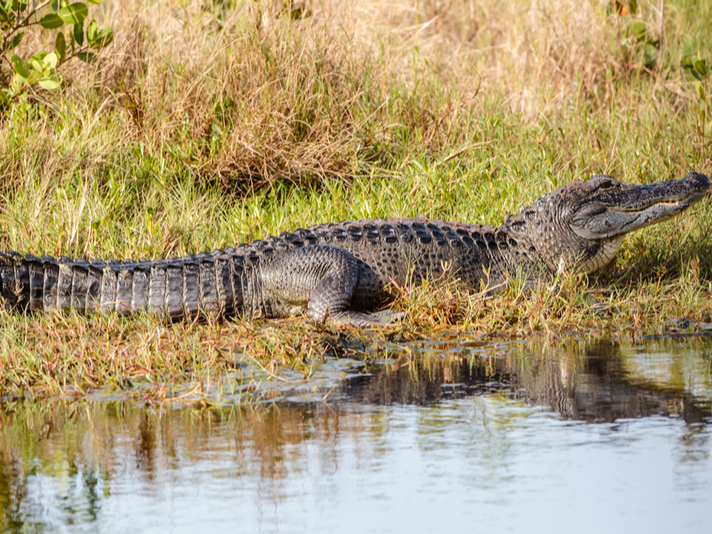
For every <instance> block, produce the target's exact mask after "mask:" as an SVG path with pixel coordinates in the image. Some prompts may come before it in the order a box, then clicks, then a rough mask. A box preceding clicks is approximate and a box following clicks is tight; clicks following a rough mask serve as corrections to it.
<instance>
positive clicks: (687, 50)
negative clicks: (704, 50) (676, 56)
mask: <svg viewBox="0 0 712 534" xmlns="http://www.w3.org/2000/svg"><path fill="white" fill-rule="evenodd" d="M693 52H694V49H693V44H692V39H690V38H689V37H687V38H686V39H685V43H684V44H683V45H682V57H685V58H687V57H690V56H691V55H692V54H693Z"/></svg>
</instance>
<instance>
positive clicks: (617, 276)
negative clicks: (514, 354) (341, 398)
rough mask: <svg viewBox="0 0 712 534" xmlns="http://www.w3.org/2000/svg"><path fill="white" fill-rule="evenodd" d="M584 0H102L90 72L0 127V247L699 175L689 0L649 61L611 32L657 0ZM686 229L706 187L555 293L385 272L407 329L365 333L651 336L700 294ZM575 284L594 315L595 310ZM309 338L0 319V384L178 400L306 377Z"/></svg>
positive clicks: (706, 285) (472, 207) (704, 229)
mask: <svg viewBox="0 0 712 534" xmlns="http://www.w3.org/2000/svg"><path fill="white" fill-rule="evenodd" d="M411 4H412V5H411ZM604 4H605V5H604ZM604 4H600V5H599V4H597V3H593V2H591V3H588V2H584V3H583V4H582V3H581V2H578V1H573V0H557V1H556V2H554V3H551V2H549V3H547V4H546V5H543V4H542V3H541V2H538V3H536V4H533V3H530V2H528V1H526V0H521V1H517V2H509V3H506V4H505V5H503V4H502V3H501V2H493V1H492V0H481V1H478V2H474V3H472V2H470V3H463V2H450V3H447V5H440V4H437V5H436V3H433V2H418V3H415V4H413V3H412V2H411V3H405V4H392V3H382V2H378V1H373V2H359V3H356V4H351V3H349V2H346V1H344V2H341V1H339V2H333V3H330V4H329V7H328V9H327V8H324V9H322V7H321V6H320V5H318V4H316V3H309V5H308V6H306V8H307V10H309V11H310V12H311V13H310V15H311V16H309V17H303V18H297V19H292V18H291V17H288V16H286V15H285V12H284V11H283V10H282V9H281V8H275V7H274V4H273V3H271V2H264V3H246V4H244V5H237V6H235V7H234V8H223V7H221V8H219V9H218V8H216V10H213V8H212V7H207V6H210V4H209V3H205V2H203V3H202V4H200V3H195V4H191V5H190V6H186V7H183V8H181V9H180V10H176V9H175V8H174V6H173V5H172V4H170V3H168V2H164V1H161V2H154V3H152V4H151V5H150V6H149V5H145V4H143V3H136V4H133V5H129V3H127V2H114V3H110V4H109V5H110V8H109V9H108V10H107V11H106V13H105V15H102V16H105V17H106V20H105V21H104V22H103V23H102V25H109V26H111V27H113V28H114V31H115V34H116V38H115V41H114V43H113V44H112V46H111V47H110V48H109V49H107V50H106V51H105V55H104V57H103V59H102V60H101V61H100V62H99V63H98V64H97V68H98V70H82V69H86V68H89V67H86V66H84V65H73V66H72V65H67V68H68V69H75V70H73V71H71V70H69V71H67V72H63V73H62V74H63V75H64V76H65V78H66V79H67V80H70V81H71V84H70V85H68V87H67V88H66V90H64V91H60V92H57V93H52V94H43V95H41V98H40V99H39V100H40V102H34V101H33V102H28V103H27V104H23V105H22V106H20V107H18V108H16V109H15V110H14V111H13V112H11V113H8V114H6V116H5V117H4V121H3V124H2V128H1V129H0V143H2V146H3V147H4V150H2V151H0V169H1V171H0V172H1V173H2V176H3V185H2V186H1V193H2V201H1V202H0V206H1V208H0V242H1V243H2V247H1V248H2V249H3V250H5V249H8V248H12V249H17V250H20V251H32V252H36V253H44V252H47V253H51V254H55V255H57V254H66V255H70V256H79V255H81V256H88V257H112V256H113V257H119V258H124V257H142V256H146V257H161V256H171V255H175V254H185V253H188V252H195V251H198V250H205V249H212V248H214V247H224V246H228V245H232V244H235V243H237V242H242V241H246V240H250V239H253V238H258V237H263V236H265V235H268V234H273V233H277V232H280V231H282V230H285V229H288V228H294V227H298V226H305V225H308V224H313V223H318V222H324V221H328V220H343V219H350V218H363V217H389V216H414V215H423V216H427V217H432V218H443V219H455V220H461V221H465V222H475V223H480V222H486V223H492V224H498V223H499V222H501V221H502V219H503V217H504V216H505V214H507V213H512V212H516V211H517V210H518V209H519V208H520V207H521V206H522V205H525V204H527V203H530V202H531V201H532V200H533V199H534V198H536V197H537V196H539V195H541V194H543V193H545V192H547V191H549V190H551V189H552V188H553V187H554V186H556V185H559V184H561V183H563V182H566V181H569V180H572V179H577V178H579V177H586V176H588V175H590V174H593V173H594V172H610V173H611V174H614V175H615V176H616V177H618V178H621V179H625V180H628V181H633V182H641V181H643V182H645V181H653V180H658V179H668V178H677V177H680V176H682V174H683V173H684V172H686V171H687V170H689V169H695V170H699V171H701V172H707V173H708V174H709V173H710V170H711V169H710V167H709V137H705V135H706V134H704V132H702V134H701V135H700V134H699V132H698V130H699V128H698V116H697V114H696V112H695V110H696V109H697V108H696V107H695V106H698V104H699V102H697V96H696V94H695V93H694V91H693V87H692V85H691V82H690V80H689V79H688V78H689V74H688V73H687V72H686V71H685V69H684V68H682V66H681V59H682V56H683V49H682V47H683V43H684V42H685V38H686V37H691V36H694V38H695V39H696V40H697V41H695V42H694V43H693V45H694V48H695V49H696V50H709V49H710V46H709V43H710V31H711V30H710V26H709V25H708V24H706V23H705V22H706V20H708V18H709V17H708V16H707V15H709V13H708V10H709V7H708V6H707V4H705V3H696V4H694V5H687V3H686V2H679V3H678V2H667V3H666V6H665V12H666V18H665V26H664V31H665V39H664V43H665V45H664V48H663V51H662V52H661V53H660V54H659V57H658V59H657V64H656V65H654V66H653V67H652V70H651V72H653V74H652V75H651V74H649V73H648V72H647V71H646V70H645V69H644V68H643V67H644V66H645V63H646V62H648V64H649V58H647V59H646V57H645V53H646V52H645V45H646V44H649V43H648V42H647V41H645V43H643V42H642V41H639V40H637V38H636V37H635V35H633V34H631V32H629V31H627V28H629V26H631V24H632V23H633V21H634V20H635V21H638V22H642V23H643V24H644V25H645V27H646V28H648V29H649V30H650V32H653V33H654V32H655V31H656V30H655V29H656V28H657V27H658V26H657V22H656V21H657V18H656V17H657V15H656V13H655V12H654V10H652V9H649V8H648V7H647V5H646V6H641V8H640V10H639V12H638V13H637V14H635V16H633V15H631V14H628V15H626V16H621V15H620V14H619V13H616V12H615V10H612V9H608V8H607V7H606V6H607V5H608V3H604ZM221 5H222V4H221ZM305 5H306V4H305ZM374 20H375V21H377V22H376V23H374V22H373V21H374ZM34 38H35V37H31V36H28V37H26V41H27V42H23V43H22V44H21V45H20V46H28V47H33V46H34V44H35V43H32V42H30V41H31V39H34ZM37 38H41V37H37ZM648 55H649V52H648ZM645 68H646V69H648V70H650V68H651V67H650V66H649V65H648V66H645ZM651 102H652V103H654V105H653V104H651ZM690 132H698V134H695V136H693V137H694V138H693V139H690V136H689V133H690ZM710 221H712V216H711V214H710V203H709V202H708V201H704V202H703V203H701V204H698V205H697V206H695V207H694V208H693V209H692V210H691V211H690V212H689V213H688V214H685V215H684V216H682V217H680V218H678V219H676V220H675V221H674V222H671V223H665V224H664V225H658V226H655V227H652V228H649V229H646V230H644V231H642V232H639V233H638V234H636V235H635V236H632V237H631V238H629V239H628V240H627V241H626V243H625V245H624V247H623V250H622V252H621V254H620V255H619V258H618V260H617V261H616V262H615V263H614V264H613V265H612V266H611V267H610V268H609V269H607V270H606V271H605V272H604V273H602V274H599V275H597V276H596V277H593V278H592V279H591V280H589V281H581V280H574V279H570V280H563V281H561V282H560V284H559V288H560V291H555V292H552V291H548V290H545V288H540V289H538V290H535V291H533V292H531V291H530V290H528V289H525V288H523V287H521V285H518V284H513V285H512V286H511V287H507V288H504V290H503V291H502V292H501V293H500V294H498V295H494V296H488V295H463V294H462V293H461V292H458V291H457V290H456V287H455V286H454V285H452V284H445V285H443V286H440V287H437V288H436V287H433V286H432V285H427V284H426V285H425V286H423V287H419V288H410V289H409V288H403V289H401V290H398V291H397V292H396V293H397V302H396V307H397V308H398V309H401V310H405V311H407V312H408V319H407V320H406V321H405V322H404V323H403V324H402V325H396V326H395V327H394V328H393V329H392V330H391V331H390V332H391V333H390V334H388V335H389V336H390V337H391V338H392V339H406V340H407V339H411V338H419V337H423V336H438V335H440V332H441V330H457V331H458V332H460V333H459V334H458V335H464V334H463V333H462V331H467V332H468V333H467V334H466V335H468V336H469V337H471V338H474V339H479V337H480V336H481V335H498V336H505V337H521V336H528V335H530V334H531V332H547V333H561V332H566V331H574V332H577V333H579V334H580V333H583V334H584V335H588V334H589V333H592V334H594V335H595V334H597V333H599V332H612V333H613V334H614V335H618V334H620V333H622V334H626V335H627V334H631V335H640V333H654V332H659V331H661V330H662V326H660V325H661V322H660V318H661V317H662V318H667V317H680V316H684V317H688V318H690V319H691V320H692V321H693V323H694V321H697V320H700V319H703V318H705V317H708V316H709V314H710V311H711V310H712V302H711V301H710V295H711V294H712V287H711V286H710V273H711V272H712V265H711V264H710V258H712V251H710V249H709V248H710V243H711V242H712V241H711V240H710V239H709V237H710ZM584 291H585V292H588V293H592V294H593V296H594V297H596V298H597V299H598V300H600V301H602V302H604V303H608V304H609V305H610V307H611V308H612V309H613V310H615V311H616V312H617V314H616V315H614V316H607V317H603V318H599V317H597V316H596V315H595V314H594V312H593V311H592V310H591V309H590V306H589V305H588V303H587V301H586V300H584V299H582V298H581V295H582V293H583V292H584ZM453 325H456V326H457V328H453ZM693 328H694V325H693ZM321 333H322V330H321V329H319V328H316V327H313V326H311V325H307V324H304V323H303V322H302V321H300V320H297V321H280V322H273V323H268V324H265V323H257V324H254V325H251V324H248V323H243V322H240V321H238V322H229V323H226V324H223V325H216V324H211V323H208V324H207V325H174V326H171V327H166V326H165V325H163V324H162V323H160V322H157V321H155V320H153V319H151V318H149V317H142V318H137V319H130V320H125V319H119V318H115V317H100V316H98V317H94V318H91V319H88V320H86V319H84V318H81V317H77V316H74V315H71V314H69V315H66V316H64V317H59V318H57V317H29V318H28V317H22V316H17V315H7V314H4V313H2V312H0V358H2V359H1V360H0V395H2V394H19V393H21V392H22V391H24V390H31V391H33V392H36V393H40V394H44V393H47V394H53V395H56V394H61V393H65V394H66V393H69V392H71V393H74V392H77V393H78V394H81V393H82V392H83V391H86V390H88V389H92V388H95V387H97V386H108V387H110V388H118V389H121V388H131V384H133V383H136V382H138V381H143V383H144V384H146V383H147V384H149V386H150V387H147V388H144V389H143V391H144V392H146V393H145V395H147V396H149V397H154V396H157V397H161V396H162V395H165V396H167V397H169V396H171V395H172V394H173V393H175V391H174V390H175V389H176V388H177V387H178V386H177V385H176V384H186V383H190V384H193V385H195V387H196V388H197V389H195V395H196V396H201V395H203V392H204V391H206V390H208V389H210V390H211V391H215V390H217V391H218V392H219V390H220V388H221V387H222V388H224V389H225V391H230V383H231V382H230V381H232V380H234V375H235V374H236V375H237V376H238V378H239V379H240V380H242V377H240V376H239V375H240V369H239V368H238V369H234V360H235V358H236V357H237V356H235V355H236V354H241V353H243V352H245V351H247V354H248V355H249V358H251V360H250V365H251V366H252V367H253V368H256V369H257V370H258V371H259V373H260V374H261V376H270V375H277V376H278V375H279V370H280V369H283V368H285V367H286V368H288V369H290V371H292V372H298V373H303V374H304V375H306V376H308V375H309V374H310V373H311V370H310V369H312V368H313V365H312V364H313V361H314V359H317V360H318V359H319V358H320V357H321V356H322V354H323V353H324V350H325V349H324V348H323V347H322V346H321V342H320V339H319V338H320V335H321ZM223 377H227V378H225V379H222V378H223ZM248 378H249V377H248ZM216 381H218V384H220V385H217V386H216ZM163 384H165V386H164V385H163ZM191 387H192V386H191Z"/></svg>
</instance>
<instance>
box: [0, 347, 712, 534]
mask: <svg viewBox="0 0 712 534" xmlns="http://www.w3.org/2000/svg"><path fill="white" fill-rule="evenodd" d="M403 351H404V352H403V353H402V354H400V355H395V356H394V357H392V358H390V359H389V360H388V361H387V362H384V363H382V364H381V365H365V364H364V362H363V360H353V361H350V360H335V361H333V362H326V363H323V364H321V367H322V368H321V369H318V371H319V372H320V373H321V375H320V376H327V375H328V370H329V368H330V366H332V367H333V368H335V369H337V370H338V374H339V376H342V377H344V378H342V379H341V380H340V381H335V380H333V379H330V380H325V381H324V380H322V381H321V382H320V381H319V380H321V379H316V380H314V381H312V382H309V383H306V384H302V385H301V386H299V387H296V388H294V389H293V390H285V391H284V392H283V398H284V400H283V401H281V402H278V403H263V404H259V405H254V406H251V407H239V406H229V405H228V406H225V407H221V408H216V409H206V410H195V409H178V408H174V407H163V408H160V407H156V406H153V407H139V406H136V405H134V404H130V403H127V402H92V401H77V402H68V401H52V402H42V403H39V402H29V401H25V402H14V403H11V402H5V403H4V404H3V405H2V406H0V423H1V424H2V434H0V514H1V515H0V527H1V528H2V530H3V531H22V532H25V531H52V532H54V531H58V532H121V533H123V532H194V531H196V530H198V529H200V530H205V531H211V532H227V531H229V532H346V533H348V532H354V533H356V532H358V533H362V532H442V531H450V532H480V531H481V532H492V531H493V530H495V529H497V530H499V531H514V532H522V531H526V532H543V531H546V532H558V531H563V530H564V529H566V530H574V531H576V532H605V531H610V532H621V531H624V530H628V531H635V532H641V531H647V532H671V531H682V532H710V531H712V464H711V463H710V462H711V459H710V449H711V443H710V423H712V370H711V367H712V340H711V339H710V338H705V337H696V338H672V339H662V340H647V341H641V342H635V343H624V344H622V345H621V344H616V343H611V342H607V341H595V342H585V341H562V342H549V343H543V342H542V343H537V342H531V343H501V344H482V343H459V342H452V341H449V342H446V343H439V342H427V343H411V344H409V345H408V346H405V347H403ZM313 383H318V384H321V387H319V388H317V389H316V390H315V389H314V388H313V387H312V386H311V385H310V384H313ZM322 399H323V400H322Z"/></svg>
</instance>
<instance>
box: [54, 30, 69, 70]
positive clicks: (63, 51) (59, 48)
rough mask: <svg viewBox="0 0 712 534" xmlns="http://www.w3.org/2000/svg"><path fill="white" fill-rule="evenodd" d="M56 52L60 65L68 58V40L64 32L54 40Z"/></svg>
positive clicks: (58, 34)
mask: <svg viewBox="0 0 712 534" xmlns="http://www.w3.org/2000/svg"><path fill="white" fill-rule="evenodd" d="M54 51H55V53H56V54H57V57H58V58H59V62H60V63H61V62H62V61H64V58H66V57H67V40H66V39H65V38H64V34H63V33H62V32H59V33H57V38H56V39H55V40H54Z"/></svg>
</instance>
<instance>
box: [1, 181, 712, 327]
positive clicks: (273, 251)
mask: <svg viewBox="0 0 712 534" xmlns="http://www.w3.org/2000/svg"><path fill="white" fill-rule="evenodd" d="M709 186H710V182H709V179H708V178H707V177H706V176H705V175H703V174H699V173H689V174H688V175H687V176H685V177H684V178H683V179H680V180H675V181H668V182H658V183H653V184H648V185H633V184H629V183H624V182H620V181H616V180H613V179H611V178H610V177H608V176H604V175H596V176H594V177H593V178H592V179H590V180H586V181H576V182H570V183H567V184H565V185H563V186H561V187H559V188H557V189H555V190H554V191H552V192H551V193H549V194H547V195H544V196H543V197H541V198H539V199H538V200H536V201H535V202H534V203H533V204H532V205H531V206H526V207H524V208H522V209H521V211H520V213H519V214H518V215H508V216H507V217H506V218H505V220H504V222H503V224H502V225H500V226H499V227H492V226H485V225H479V224H464V223H456V222H445V221H440V220H430V219H425V218H394V219H374V220H357V221H345V222H340V223H326V224H319V225H316V226H311V227H309V228H306V229H297V230H294V231H293V232H285V233H282V234H280V235H279V236H276V237H269V238H267V239H264V240H258V241H253V242H251V243H243V244H240V245H238V246H237V247H235V248H226V249H225V250H214V251H213V252H203V253H200V254H197V255H189V256H185V257H181V258H170V259H154V260H139V261H134V260H124V261H116V260H106V261H103V260H91V261H87V260H84V259H74V260H72V259H71V258H68V257H64V256H60V257H58V258H56V259H55V258H53V257H51V256H48V255H45V256H42V257H41V258H40V257H37V256H34V255H32V254H24V255H23V254H19V253H17V252H12V251H11V252H8V253H7V254H0V291H1V293H2V297H3V298H4V300H5V301H6V305H7V306H9V307H10V308H15V309H20V310H23V311H25V312H33V311H35V310H44V311H45V312H51V311H55V310H68V309H74V310H76V311H77V312H80V313H85V312H91V311H93V310H100V311H104V312H117V313H119V314H129V313H132V312H139V311H144V310H145V311H148V312H151V313H154V314H158V315H161V316H163V317H165V318H166V319H167V320H170V321H178V320H195V319H200V318H206V317H209V316H214V317H217V318H225V317H230V316H245V317H248V318H256V317H286V316H291V315H294V314H298V313H300V312H303V311H304V310H305V309H306V314H307V316H308V317H310V318H311V319H313V320H314V321H317V322H319V323H324V322H327V323H329V324H335V325H353V326H357V327H368V326H379V325H384V324H388V323H389V322H391V321H393V320H394V319H395V318H397V316H398V314H393V313H389V311H388V310H387V309H385V310H383V311H382V312H379V313H374V314H371V313H366V312H368V311H374V310H377V309H379V308H380V307H382V306H383V305H384V304H386V303H387V302H388V301H389V298H390V295H391V293H390V290H389V285H390V284H391V283H395V284H400V285H403V284H405V283H406V282H407V281H408V280H412V281H414V282H416V283H418V282H419V281H421V280H422V279H424V278H426V277H430V278H433V279H438V278H440V277H443V276H449V277H452V278H453V279H457V280H459V283H460V285H461V286H463V287H464V288H466V289H469V290H472V291H480V290H482V289H483V288H487V287H495V286H499V285H501V284H503V283H504V282H506V281H507V280H508V279H511V278H513V277H524V279H525V280H527V281H530V282H534V283H535V282H537V281H550V280H552V279H555V278H556V276H557V275H558V274H560V273H562V272H573V273H590V272H593V271H595V270H597V269H600V268H601V267H603V266H605V265H607V264H608V263H609V262H610V261H611V260H612V259H613V257H614V256H615V254H616V252H617V251H618V248H619V247H620V245H621V242H622V241H623V238H624V236H625V235H626V234H627V233H629V232H632V231H634V230H637V229H639V228H643V227H645V226H648V225H650V224H654V223H658V222H660V221H663V220H665V219H668V218H670V217H672V216H674V215H676V214H678V213H680V212H682V211H683V210H685V209H686V208H688V207H689V206H690V205H692V204H693V203H695V202H697V201H699V200H700V199H701V198H702V197H703V196H704V195H705V194H706V192H707V190H708V189H709Z"/></svg>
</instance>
